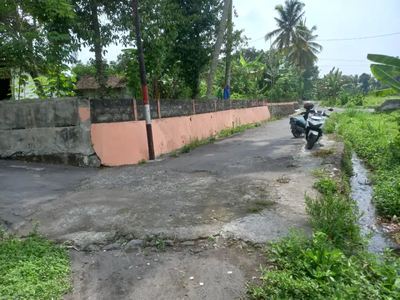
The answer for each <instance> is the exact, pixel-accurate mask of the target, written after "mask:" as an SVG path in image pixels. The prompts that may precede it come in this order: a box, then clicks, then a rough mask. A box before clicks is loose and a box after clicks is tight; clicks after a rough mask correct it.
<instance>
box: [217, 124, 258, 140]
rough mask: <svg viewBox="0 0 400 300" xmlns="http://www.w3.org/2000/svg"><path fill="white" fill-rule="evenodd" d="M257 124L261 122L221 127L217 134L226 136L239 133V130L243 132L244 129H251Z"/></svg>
mask: <svg viewBox="0 0 400 300" xmlns="http://www.w3.org/2000/svg"><path fill="white" fill-rule="evenodd" d="M259 126H261V123H252V124H246V125H240V126H236V127H233V128H228V129H223V130H221V132H220V133H219V136H220V137H227V136H230V135H232V134H235V133H239V132H244V131H246V130H248V129H253V128H255V127H259Z"/></svg>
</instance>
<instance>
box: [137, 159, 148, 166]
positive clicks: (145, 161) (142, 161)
mask: <svg viewBox="0 0 400 300" xmlns="http://www.w3.org/2000/svg"><path fill="white" fill-rule="evenodd" d="M146 163H147V160H145V159H144V158H143V159H141V160H139V162H138V165H144V164H146Z"/></svg>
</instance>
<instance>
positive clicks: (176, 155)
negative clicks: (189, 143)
mask: <svg viewBox="0 0 400 300" xmlns="http://www.w3.org/2000/svg"><path fill="white" fill-rule="evenodd" d="M170 156H171V157H175V158H177V157H179V152H178V150H174V151H172V152H171V155H170Z"/></svg>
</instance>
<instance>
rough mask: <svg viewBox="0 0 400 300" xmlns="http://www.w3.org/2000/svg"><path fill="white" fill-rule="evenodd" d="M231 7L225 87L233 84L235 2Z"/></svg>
mask: <svg viewBox="0 0 400 300" xmlns="http://www.w3.org/2000/svg"><path fill="white" fill-rule="evenodd" d="M230 2H231V5H230V8H229V13H228V32H227V46H226V67H225V86H227V85H230V84H231V64H232V44H233V37H232V32H233V23H232V14H233V0H231V1H230Z"/></svg>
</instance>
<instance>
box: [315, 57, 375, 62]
mask: <svg viewBox="0 0 400 300" xmlns="http://www.w3.org/2000/svg"><path fill="white" fill-rule="evenodd" d="M318 60H332V61H358V62H366V61H367V60H366V59H364V60H359V59H336V58H318Z"/></svg>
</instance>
